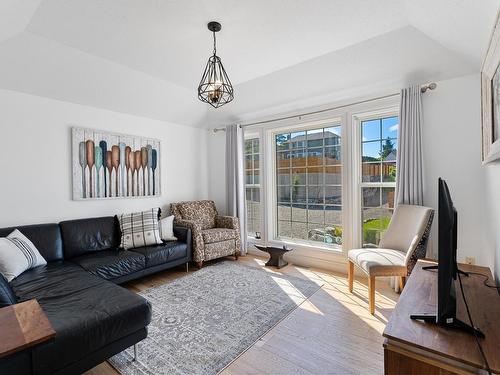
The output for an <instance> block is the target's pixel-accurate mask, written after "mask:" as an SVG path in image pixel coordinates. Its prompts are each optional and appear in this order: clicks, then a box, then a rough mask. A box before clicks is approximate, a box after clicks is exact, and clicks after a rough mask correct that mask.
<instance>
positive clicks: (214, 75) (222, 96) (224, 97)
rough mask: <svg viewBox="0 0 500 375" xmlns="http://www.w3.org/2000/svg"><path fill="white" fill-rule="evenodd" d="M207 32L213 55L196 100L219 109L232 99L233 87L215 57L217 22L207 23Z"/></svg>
mask: <svg viewBox="0 0 500 375" xmlns="http://www.w3.org/2000/svg"><path fill="white" fill-rule="evenodd" d="M207 26H208V30H210V31H211V32H212V33H213V36H214V54H213V55H212V56H210V57H209V59H208V62H207V66H206V67H205V71H204V72H203V76H202V77H201V82H200V85H199V86H198V99H200V100H201V101H202V102H205V103H208V104H210V105H211V106H212V107H214V108H219V107H220V106H223V105H224V104H226V103H229V102H230V101H232V100H233V99H234V91H233V86H232V85H231V81H230V80H229V77H228V76H227V74H226V71H225V70H224V67H223V66H222V61H221V59H220V57H219V56H217V44H216V39H215V33H216V32H219V31H220V30H221V28H222V26H221V24H220V23H219V22H215V21H212V22H209V23H208V25H207Z"/></svg>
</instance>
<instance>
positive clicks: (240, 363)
mask: <svg viewBox="0 0 500 375" xmlns="http://www.w3.org/2000/svg"><path fill="white" fill-rule="evenodd" d="M233 259H234V258H233ZM238 262H242V263H245V264H247V265H250V266H254V267H262V268H264V269H265V270H266V271H268V272H276V273H282V274H288V275H294V276H297V277H302V278H306V279H309V280H312V281H314V282H316V283H318V284H322V285H323V286H322V287H321V289H319V290H318V291H317V292H316V293H314V294H313V295H312V296H311V297H309V298H308V299H307V300H306V301H304V302H303V303H302V304H301V305H300V306H299V307H298V308H297V309H296V310H294V311H293V312H292V313H291V314H290V315H288V316H287V317H286V318H284V319H283V320H282V321H281V322H280V323H278V324H277V325H276V326H275V327H274V328H272V329H271V330H270V331H269V332H267V334H266V335H264V336H263V337H262V338H261V339H260V340H259V341H257V342H256V343H255V344H254V345H253V346H251V347H250V348H249V349H248V350H247V351H246V352H244V353H243V354H242V355H240V356H239V357H238V358H237V359H236V360H235V361H233V362H232V363H231V364H230V365H229V366H228V367H226V369H225V370H223V371H222V373H221V374H223V375H240V374H244V375H247V374H248V375H249V374H263V375H264V374H273V375H279V374H287V375H288V374H306V375H310V374H383V369H384V352H383V348H382V342H383V338H382V332H383V330H384V327H385V324H386V322H387V319H388V318H389V316H390V313H391V311H392V309H393V308H394V306H395V304H396V302H397V299H398V297H399V295H398V294H397V293H395V292H394V291H393V290H392V289H391V288H390V287H389V285H388V283H386V282H384V281H383V280H380V281H379V280H377V291H376V298H375V300H376V312H375V315H371V314H370V312H369V310H368V287H367V279H366V278H365V279H363V278H360V279H355V280H354V291H353V292H354V293H353V294H351V293H349V290H348V282H347V277H346V275H341V274H336V273H332V272H328V271H324V270H320V269H314V268H303V267H298V266H294V265H293V264H291V265H289V266H287V267H285V268H283V269H281V270H275V269H272V268H268V267H264V263H265V260H264V258H260V257H255V256H245V257H241V258H240V259H239V260H238ZM190 272H196V271H195V267H192V266H190ZM185 275H186V272H185V271H182V270H181V268H176V269H174V270H169V271H164V272H160V273H158V274H156V275H153V276H149V277H145V278H143V279H141V280H139V281H134V282H131V283H128V284H126V285H125V286H126V287H127V288H129V289H130V290H133V291H141V290H145V289H147V288H151V287H153V286H156V285H161V284H163V283H166V282H168V281H171V280H174V279H176V278H178V277H181V276H185ZM86 374H87V375H116V374H118V373H117V372H116V370H114V369H113V367H111V366H110V365H109V364H108V363H107V362H104V363H102V364H100V365H99V366H97V367H94V368H93V369H92V370H90V371H88V372H87V373H86Z"/></svg>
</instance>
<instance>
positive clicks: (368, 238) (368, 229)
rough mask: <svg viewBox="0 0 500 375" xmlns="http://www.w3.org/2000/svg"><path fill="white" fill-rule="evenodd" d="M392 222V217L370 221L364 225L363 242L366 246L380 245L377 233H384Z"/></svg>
mask: <svg viewBox="0 0 500 375" xmlns="http://www.w3.org/2000/svg"><path fill="white" fill-rule="evenodd" d="M390 222H391V218H390V217H382V218H380V219H368V220H366V221H365V222H364V223H363V240H364V243H365V244H373V245H378V241H377V233H378V232H383V231H385V230H386V229H387V227H388V226H389V223H390Z"/></svg>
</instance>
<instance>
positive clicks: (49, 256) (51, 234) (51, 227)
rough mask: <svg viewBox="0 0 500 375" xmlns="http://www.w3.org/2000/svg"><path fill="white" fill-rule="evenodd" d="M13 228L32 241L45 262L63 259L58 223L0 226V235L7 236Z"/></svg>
mask: <svg viewBox="0 0 500 375" xmlns="http://www.w3.org/2000/svg"><path fill="white" fill-rule="evenodd" d="M15 229H19V231H20V232H21V233H22V234H24V235H25V236H26V237H27V238H28V239H29V240H30V241H31V242H33V244H34V245H35V247H36V248H37V249H38V251H39V252H40V254H41V255H42V256H43V257H44V259H45V260H46V261H47V262H53V261H56V260H62V259H63V245H62V238H61V231H60V229H59V225H58V224H38V225H24V226H18V227H9V228H0V237H7V236H8V235H9V234H10V233H11V232H12V231H14V230H15Z"/></svg>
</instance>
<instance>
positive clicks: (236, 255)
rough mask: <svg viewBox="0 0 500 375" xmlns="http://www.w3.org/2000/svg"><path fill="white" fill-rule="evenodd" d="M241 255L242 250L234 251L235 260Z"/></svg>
mask: <svg viewBox="0 0 500 375" xmlns="http://www.w3.org/2000/svg"><path fill="white" fill-rule="evenodd" d="M239 256H240V252H239V251H237V252H235V253H234V259H235V260H238V257H239Z"/></svg>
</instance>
